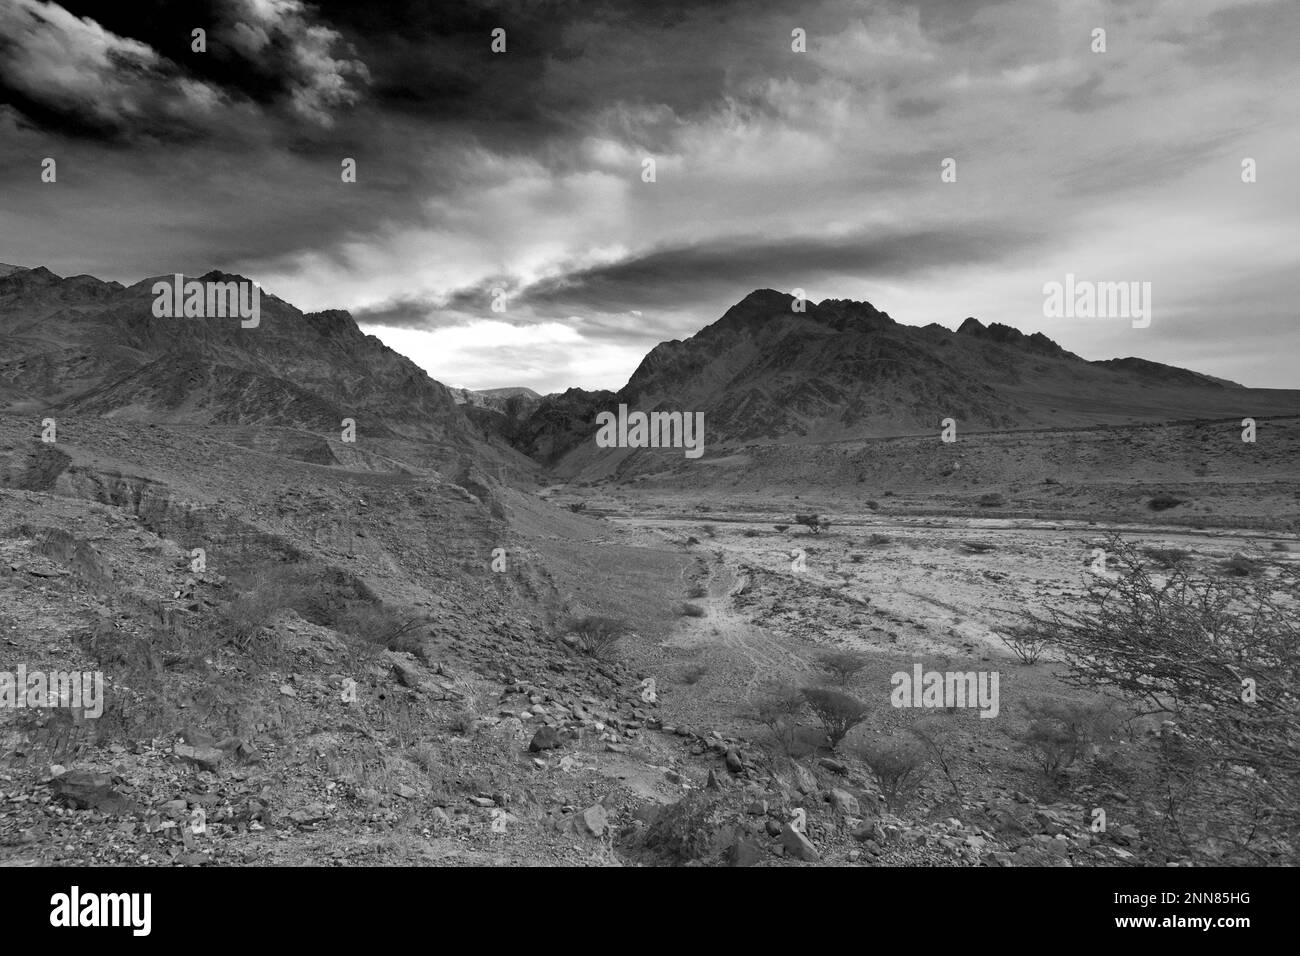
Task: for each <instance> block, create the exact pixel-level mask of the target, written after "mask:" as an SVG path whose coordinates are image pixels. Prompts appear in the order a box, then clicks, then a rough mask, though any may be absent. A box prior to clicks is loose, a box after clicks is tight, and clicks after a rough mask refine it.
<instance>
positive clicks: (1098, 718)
mask: <svg viewBox="0 0 1300 956" xmlns="http://www.w3.org/2000/svg"><path fill="white" fill-rule="evenodd" d="M1021 706H1022V707H1023V708H1024V710H1025V713H1026V715H1027V716H1028V717H1029V726H1028V728H1027V730H1026V731H1025V737H1024V739H1023V740H1022V741H1021V744H1020V745H1021V748H1022V749H1023V750H1027V751H1028V752H1029V753H1030V755H1031V756H1032V757H1033V758H1034V761H1035V762H1036V763H1037V764H1038V766H1039V768H1040V769H1041V770H1042V771H1043V775H1044V776H1045V777H1047V778H1048V779H1049V780H1053V779H1055V778H1057V777H1059V776H1060V775H1061V774H1063V773H1064V772H1065V771H1066V770H1067V769H1068V768H1069V767H1070V766H1071V765H1072V764H1074V762H1075V761H1077V760H1078V759H1079V758H1081V757H1083V756H1085V755H1086V754H1087V753H1088V750H1089V748H1090V747H1091V746H1092V742H1093V740H1094V739H1095V738H1096V737H1097V736H1098V735H1099V732H1100V730H1101V726H1102V720H1103V718H1104V716H1105V712H1106V711H1105V708H1104V707H1103V706H1101V705H1097V704H1086V703H1082V702H1079V701H1072V700H1058V699H1042V700H1026V701H1021Z"/></svg>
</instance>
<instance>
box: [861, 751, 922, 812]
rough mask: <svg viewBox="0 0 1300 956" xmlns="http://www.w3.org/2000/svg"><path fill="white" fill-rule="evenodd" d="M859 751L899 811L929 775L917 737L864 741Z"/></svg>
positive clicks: (893, 806)
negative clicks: (926, 774) (874, 741)
mask: <svg viewBox="0 0 1300 956" xmlns="http://www.w3.org/2000/svg"><path fill="white" fill-rule="evenodd" d="M859 754H860V755H861V757H862V761H863V763H865V764H866V765H867V769H869V770H870V771H871V775H872V776H873V777H875V779H876V784H877V785H878V786H879V787H880V793H881V796H883V797H884V798H885V803H886V805H887V806H888V807H889V809H890V810H892V811H894V812H895V813H896V812H898V811H899V810H901V809H902V808H903V807H905V806H906V805H907V803H908V802H909V801H910V800H911V798H912V797H913V795H915V793H916V789H917V787H918V786H920V784H921V781H922V780H923V779H924V778H925V771H926V755H925V751H924V749H922V747H921V745H920V744H919V743H917V742H915V741H907V740H886V741H881V742H877V743H871V744H866V745H864V746H863V747H862V748H861V749H860V751H859Z"/></svg>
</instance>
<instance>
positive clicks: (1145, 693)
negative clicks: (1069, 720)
mask: <svg viewBox="0 0 1300 956" xmlns="http://www.w3.org/2000/svg"><path fill="white" fill-rule="evenodd" d="M1109 551H1110V552H1111V553H1113V554H1114V555H1115V560H1117V561H1119V562H1120V563H1121V564H1122V565H1126V566H1127V569H1128V573H1125V574H1121V575H1119V576H1118V578H1117V579H1116V580H1112V581H1101V580H1095V581H1092V582H1090V587H1089V590H1088V592H1087V593H1086V594H1085V601H1084V603H1083V606H1082V609H1080V610H1069V609H1057V610H1056V611H1054V612H1052V617H1053V619H1054V622H1055V627H1056V628H1057V634H1058V645H1059V646H1061V647H1062V648H1064V650H1065V652H1066V659H1067V662H1068V663H1069V664H1070V667H1071V672H1070V674H1069V675H1068V676H1069V677H1070V679H1071V680H1074V681H1076V682H1077V683H1079V684H1080V685H1083V686H1101V687H1108V688H1113V689H1115V690H1116V691H1117V692H1119V693H1120V694H1122V695H1123V698H1124V699H1125V700H1126V701H1127V702H1128V703H1130V704H1131V705H1132V707H1133V709H1134V711H1135V712H1136V713H1137V714H1138V715H1140V716H1158V717H1164V718H1166V719H1167V720H1166V723H1165V725H1164V726H1163V727H1162V731H1161V737H1162V740H1163V739H1164V738H1165V737H1170V736H1171V735H1172V736H1173V737H1176V739H1177V741H1178V748H1179V750H1180V752H1181V753H1182V754H1183V757H1182V758H1181V759H1180V761H1179V763H1180V765H1181V767H1183V768H1184V769H1179V770H1178V771H1177V772H1176V773H1171V774H1170V775H1168V780H1167V782H1166V786H1167V794H1166V795H1167V796H1168V797H1169V800H1168V803H1167V807H1166V810H1165V811H1164V812H1165V816H1166V817H1167V818H1168V817H1170V815H1171V814H1174V813H1177V814H1179V817H1178V819H1177V821H1176V823H1177V826H1176V827H1175V829H1176V830H1177V833H1178V840H1179V844H1180V846H1181V847H1183V850H1184V852H1190V853H1193V854H1199V855H1202V856H1204V857H1205V858H1207V859H1222V857H1223V855H1224V853H1225V850H1224V848H1225V847H1228V848H1229V849H1230V851H1231V854H1232V855H1233V857H1234V858H1236V859H1239V860H1253V861H1254V862H1257V863H1258V862H1277V861H1278V860H1279V859H1287V860H1290V861H1292V862H1294V861H1295V860H1296V859H1297V858H1298V857H1300V853H1297V849H1296V838H1295V834H1296V832H1297V831H1298V830H1300V805H1297V803H1296V800H1295V794H1296V793H1298V792H1300V696H1297V695H1296V693H1295V688H1296V687H1297V686H1300V623H1298V622H1300V615H1297V610H1296V609H1297V607H1300V569H1297V568H1295V567H1293V566H1290V565H1289V564H1285V563H1277V564H1276V565H1274V566H1273V567H1272V568H1271V569H1270V570H1272V571H1273V572H1275V576H1274V575H1264V574H1255V575H1246V576H1223V575H1215V574H1209V573H1199V574H1198V573H1193V572H1192V571H1189V570H1186V569H1183V568H1177V569H1175V570H1173V571H1172V572H1170V573H1169V574H1168V576H1167V579H1165V580H1159V581H1156V580H1152V578H1151V576H1150V575H1149V574H1147V573H1146V571H1145V570H1144V569H1143V567H1142V565H1141V562H1140V560H1138V559H1137V557H1136V556H1135V555H1134V553H1133V549H1132V548H1131V547H1130V546H1128V545H1127V544H1126V543H1124V542H1123V541H1121V540H1120V539H1118V538H1116V539H1115V540H1114V543H1113V544H1112V545H1111V546H1110V548H1109ZM1247 691H1249V692H1247ZM1187 767H1192V768H1197V769H1196V772H1195V773H1189V772H1186V770H1185V768H1187ZM1175 769H1177V768H1175ZM1193 785H1194V786H1193ZM1192 810H1194V811H1195V812H1194V813H1193V812H1191V811H1192Z"/></svg>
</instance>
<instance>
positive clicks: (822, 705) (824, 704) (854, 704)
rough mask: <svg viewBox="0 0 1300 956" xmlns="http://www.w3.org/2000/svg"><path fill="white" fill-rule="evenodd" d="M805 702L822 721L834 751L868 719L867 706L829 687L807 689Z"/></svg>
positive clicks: (804, 693) (805, 689) (827, 738)
mask: <svg viewBox="0 0 1300 956" xmlns="http://www.w3.org/2000/svg"><path fill="white" fill-rule="evenodd" d="M803 696H804V700H806V701H807V702H808V707H809V709H810V710H812V712H813V713H814V714H815V715H816V716H817V719H818V720H820V721H821V723H822V728H823V729H824V730H825V731H826V740H827V742H828V743H829V744H830V747H831V750H834V749H835V748H836V747H837V746H839V743H840V741H841V740H843V739H844V738H845V737H846V736H848V733H849V731H850V730H852V729H853V728H854V727H856V726H857V725H858V724H860V723H862V721H864V720H866V719H867V714H868V713H869V711H868V708H867V705H866V704H864V703H863V702H862V701H860V700H858V699H857V698H856V697H853V696H851V695H849V694H846V693H844V692H843V691H838V690H832V689H831V688H829V687H805V688H804V689H803Z"/></svg>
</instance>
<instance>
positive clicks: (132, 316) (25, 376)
mask: <svg viewBox="0 0 1300 956" xmlns="http://www.w3.org/2000/svg"><path fill="white" fill-rule="evenodd" d="M158 281H165V282H170V281H171V277H170V276H161V277H158V278H150V279H145V280H143V281H141V282H137V283H135V284H134V285H131V286H123V285H122V284H121V283H119V282H104V281H101V280H99V279H96V278H94V277H93V276H72V277H69V278H62V277H60V276H57V275H55V274H54V273H53V272H51V271H49V270H48V269H46V268H44V267H37V268H34V269H26V270H15V271H9V272H6V273H4V274H3V275H0V356H2V358H0V409H4V410H8V411H11V412H20V413H25V414H33V415H45V414H57V413H60V412H61V413H64V414H68V415H91V416H104V417H110V418H117V419H129V420H139V421H150V422H170V423H177V424H192V425H204V424H208V425H240V426H249V425H257V426H266V425H278V426H288V427H292V428H298V429H304V430H307V431H310V432H317V433H324V434H332V435H334V436H335V437H337V436H338V435H339V434H340V429H341V427H342V424H341V423H342V421H343V419H345V418H351V419H354V420H355V422H356V427H357V431H358V432H359V433H361V434H363V435H365V436H368V437H371V438H384V437H388V438H404V439H410V440H417V441H423V442H437V443H448V444H451V445H456V446H460V447H462V448H465V449H468V448H469V447H470V445H471V444H473V442H474V440H475V439H474V432H473V429H471V428H470V427H469V424H468V422H467V421H466V420H465V418H464V416H462V415H461V414H460V412H459V411H458V410H457V407H456V403H455V402H454V401H453V399H452V396H451V393H450V392H449V390H448V389H447V388H445V387H444V386H443V385H441V384H439V383H438V382H435V381H434V380H433V379H431V378H429V376H428V375H426V374H425V372H424V371H423V370H422V369H421V368H419V366H417V365H416V364H415V363H414V362H412V361H411V360H410V359H408V358H406V357H405V356H403V355H400V354H398V353H397V352H394V351H393V350H392V349H390V348H388V347H387V346H385V345H384V344H383V343H382V342H380V340H379V339H377V338H376V337H375V336H373V335H366V334H364V333H362V332H361V331H360V329H358V328H357V325H356V323H355V322H354V321H353V320H352V317H351V316H350V315H349V314H348V313H347V312H342V311H326V312H313V313H304V312H302V311H300V310H299V309H296V308H294V307H293V306H292V305H290V304H288V303H287V302H284V301H283V300H281V299H278V298H276V297H275V296H273V295H270V294H267V293H264V292H263V293H261V295H260V313H261V314H260V321H259V323H258V324H257V326H256V327H253V328H244V327H242V323H241V321H240V319H239V318H238V317H234V318H158V317H156V316H155V315H154V314H153V311H154V310H153V304H154V299H155V295H154V293H153V291H152V289H153V286H154V283H155V282H158ZM199 281H202V282H241V283H242V282H247V281H248V280H246V279H244V278H243V277H242V276H237V275H228V274H224V273H219V272H210V273H208V274H207V275H204V276H202V277H201V279H200V280H199Z"/></svg>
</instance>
